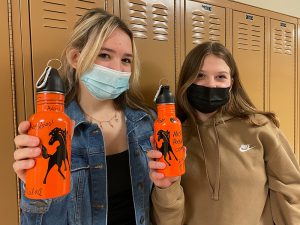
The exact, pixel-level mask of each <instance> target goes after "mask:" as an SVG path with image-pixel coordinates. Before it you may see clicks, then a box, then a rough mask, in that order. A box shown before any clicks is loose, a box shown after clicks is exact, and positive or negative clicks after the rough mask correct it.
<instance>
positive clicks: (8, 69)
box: [0, 2, 18, 225]
mask: <svg viewBox="0 0 300 225" xmlns="http://www.w3.org/2000/svg"><path fill="white" fill-rule="evenodd" d="M10 16H11V9H10V10H9V5H8V3H7V2H2V3H1V6H0V21H1V26H0V49H1V51H0V61H1V63H0V71H1V74H0V103H1V107H0V115H1V116H0V124H1V131H2V132H1V135H0V144H1V150H0V165H1V166H0V168H1V169H0V179H1V185H0V193H1V204H0V218H1V224H11V225H17V224H18V205H17V201H16V196H17V189H16V176H15V174H14V171H13V169H12V162H13V152H14V149H15V146H14V144H13V138H14V108H13V106H14V105H13V82H14V70H13V63H14V62H13V57H12V50H13V49H12V45H11V44H12V32H11V25H12V23H11V22H12V21H11V20H10V19H9V17H10Z"/></svg>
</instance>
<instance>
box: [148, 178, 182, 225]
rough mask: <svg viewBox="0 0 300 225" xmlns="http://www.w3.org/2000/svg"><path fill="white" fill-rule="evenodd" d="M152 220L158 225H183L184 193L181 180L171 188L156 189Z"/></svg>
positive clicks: (153, 197) (153, 193) (153, 196)
mask: <svg viewBox="0 0 300 225" xmlns="http://www.w3.org/2000/svg"><path fill="white" fill-rule="evenodd" d="M152 204H153V210H152V215H151V216H152V220H153V224H157V225H181V224H182V221H183V216H184V193H183V189H182V187H181V185H180V179H179V180H178V181H176V182H174V184H172V185H171V186H170V187H168V188H165V189H161V188H158V187H154V189H153V191H152Z"/></svg>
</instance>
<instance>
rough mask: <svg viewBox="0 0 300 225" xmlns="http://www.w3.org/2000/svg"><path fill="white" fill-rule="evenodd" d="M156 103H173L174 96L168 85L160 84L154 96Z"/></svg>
mask: <svg viewBox="0 0 300 225" xmlns="http://www.w3.org/2000/svg"><path fill="white" fill-rule="evenodd" d="M154 102H155V103H156V104H166V103H175V100H174V96H173V94H172V93H171V91H170V86H169V85H160V87H159V89H158V90H157V92H156V95H155V97H154Z"/></svg>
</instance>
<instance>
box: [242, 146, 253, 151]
mask: <svg viewBox="0 0 300 225" xmlns="http://www.w3.org/2000/svg"><path fill="white" fill-rule="evenodd" d="M253 148H255V147H254V146H250V145H241V147H240V151H241V152H247V151H249V150H251V149H253Z"/></svg>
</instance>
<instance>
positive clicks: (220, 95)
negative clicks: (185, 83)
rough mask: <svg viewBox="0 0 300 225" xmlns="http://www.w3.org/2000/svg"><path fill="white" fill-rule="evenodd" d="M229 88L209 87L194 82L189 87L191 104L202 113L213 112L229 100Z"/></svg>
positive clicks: (188, 96)
mask: <svg viewBox="0 0 300 225" xmlns="http://www.w3.org/2000/svg"><path fill="white" fill-rule="evenodd" d="M229 90H230V87H228V88H209V87H205V86H201V85H197V84H192V85H191V86H189V87H188V89H187V99H188V101H189V103H190V104H191V106H193V107H194V108H195V109H197V110H198V111H200V112H202V113H212V112H214V111H216V110H217V109H219V108H220V107H221V106H223V105H225V104H226V103H227V102H228V101H229Z"/></svg>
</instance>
